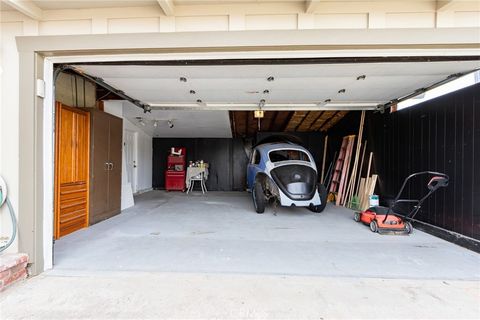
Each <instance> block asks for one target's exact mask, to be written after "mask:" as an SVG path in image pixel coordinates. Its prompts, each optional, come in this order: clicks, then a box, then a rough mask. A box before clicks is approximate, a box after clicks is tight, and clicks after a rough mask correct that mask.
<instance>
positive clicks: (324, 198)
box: [309, 183, 327, 212]
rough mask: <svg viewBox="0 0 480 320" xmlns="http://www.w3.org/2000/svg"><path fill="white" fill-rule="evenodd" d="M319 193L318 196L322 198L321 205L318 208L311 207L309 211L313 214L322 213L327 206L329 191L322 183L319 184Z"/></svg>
mask: <svg viewBox="0 0 480 320" xmlns="http://www.w3.org/2000/svg"><path fill="white" fill-rule="evenodd" d="M317 191H318V195H319V196H320V204H319V205H318V206H313V205H311V206H310V207H309V209H310V211H313V212H322V211H323V210H324V209H325V206H326V205H327V189H326V188H325V186H324V185H323V184H322V183H319V184H318V186H317Z"/></svg>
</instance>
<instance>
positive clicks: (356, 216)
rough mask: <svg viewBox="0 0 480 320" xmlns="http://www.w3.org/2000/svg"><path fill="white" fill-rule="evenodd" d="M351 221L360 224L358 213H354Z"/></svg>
mask: <svg viewBox="0 0 480 320" xmlns="http://www.w3.org/2000/svg"><path fill="white" fill-rule="evenodd" d="M353 220H355V221H356V222H360V212H355V213H354V214H353Z"/></svg>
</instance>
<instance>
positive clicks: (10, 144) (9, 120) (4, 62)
mask: <svg viewBox="0 0 480 320" xmlns="http://www.w3.org/2000/svg"><path fill="white" fill-rule="evenodd" d="M365 19H366V22H365ZM479 26H480V8H479V5H478V2H475V1H466V2H459V3H454V4H453V5H452V6H449V7H447V9H445V10H442V11H438V12H437V10H436V1H433V0H432V1H364V2H362V1H355V2H333V1H318V2H315V5H314V8H313V10H312V12H311V13H306V12H305V5H304V3H303V2H301V1H299V2H295V3H251V4H223V5H188V6H187V5H185V6H177V7H176V8H175V15H174V16H165V15H164V14H163V11H162V10H161V9H160V7H159V6H152V7H133V8H99V9H74V10H43V14H42V19H41V21H37V20H35V19H31V18H29V17H27V16H26V15H24V14H22V13H20V12H18V11H1V12H0V31H1V40H0V45H1V48H0V53H1V57H0V58H1V61H0V67H1V69H0V73H1V84H0V90H1V91H0V96H1V106H0V175H2V176H4V177H5V179H6V181H7V183H8V186H9V189H10V197H11V201H12V202H13V206H14V208H15V209H16V210H18V196H19V190H18V177H19V169H18V168H19V166H18V155H19V153H18V152H19V151H18V150H19V135H18V132H19V113H18V97H19V89H18V69H19V66H18V54H17V49H16V45H15V39H14V37H15V36H22V35H28V36H37V35H69V34H72V35H74V34H106V33H128V32H178V31H205V30H231V31H234V30H249V29H256V30H259V29H262V30H271V29H315V28H317V29H320V28H322V29H324V28H327V29H330V28H331V29H336V28H346V27H348V28H372V29H373V28H398V27H405V28H414V27H427V28H440V27H441V28H455V27H479ZM408 32H409V30H408V29H406V30H405V33H407V34H408ZM149 139H150V140H151V137H145V136H143V138H142V139H140V140H141V141H142V143H139V147H140V148H142V150H143V151H142V152H143V153H142V154H143V157H144V159H145V161H146V163H147V161H148V160H147V159H150V161H151V150H150V151H149V149H150V148H149V146H151V143H149ZM149 152H150V153H149ZM150 187H151V165H150V166H148V165H147V166H145V171H142V173H141V174H139V190H143V189H148V188H150ZM0 215H1V217H0V219H1V220H0V221H1V226H0V236H4V235H8V234H9V233H10V227H9V225H10V222H9V219H8V214H7V213H6V212H5V209H4V208H2V209H1V210H0ZM5 220H7V221H6V222H5ZM11 251H16V245H15V246H14V247H12V248H11Z"/></svg>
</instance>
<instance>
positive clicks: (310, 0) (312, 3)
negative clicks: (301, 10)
mask: <svg viewBox="0 0 480 320" xmlns="http://www.w3.org/2000/svg"><path fill="white" fill-rule="evenodd" d="M318 2H320V1H319V0H306V1H305V13H313V12H314V11H315V9H316V8H317V5H318Z"/></svg>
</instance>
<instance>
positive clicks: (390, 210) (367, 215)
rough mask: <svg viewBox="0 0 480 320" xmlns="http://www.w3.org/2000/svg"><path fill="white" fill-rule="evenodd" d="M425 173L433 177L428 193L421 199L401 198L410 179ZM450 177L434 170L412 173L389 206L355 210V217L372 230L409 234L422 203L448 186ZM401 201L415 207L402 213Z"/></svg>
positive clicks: (382, 232) (381, 232)
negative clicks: (398, 208)
mask: <svg viewBox="0 0 480 320" xmlns="http://www.w3.org/2000/svg"><path fill="white" fill-rule="evenodd" d="M424 175H427V177H429V176H431V177H432V178H431V179H430V180H429V182H428V184H427V187H428V193H427V194H426V195H425V196H424V197H423V198H421V199H420V200H415V199H401V198H400V197H401V195H402V192H403V190H404V189H405V186H406V185H407V183H408V181H409V180H411V179H412V178H414V177H418V176H424ZM448 179H449V178H448V176H447V175H446V174H444V173H439V172H432V171H423V172H417V173H414V174H411V175H409V176H408V177H407V178H406V179H405V181H404V182H403V185H402V187H401V188H400V191H399V192H398V194H397V196H396V197H395V199H394V200H393V201H392V202H391V203H390V206H389V207H382V206H375V207H370V208H368V209H367V210H365V211H363V212H355V214H354V217H353V219H354V220H355V221H357V222H363V223H364V224H366V225H369V226H370V230H371V231H372V232H378V233H380V234H386V233H389V234H409V233H411V232H412V230H413V226H412V223H411V221H412V220H413V218H414V217H415V215H416V214H417V213H418V211H419V210H420V208H421V206H422V203H423V202H424V201H425V200H426V199H427V198H428V197H430V195H431V194H432V193H434V192H435V191H436V190H437V189H438V188H441V187H446V186H448ZM400 203H410V204H413V208H412V209H411V211H410V212H409V213H408V214H406V215H402V214H400V213H399V212H398V211H397V209H396V208H395V207H396V206H397V205H398V204H400Z"/></svg>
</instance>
